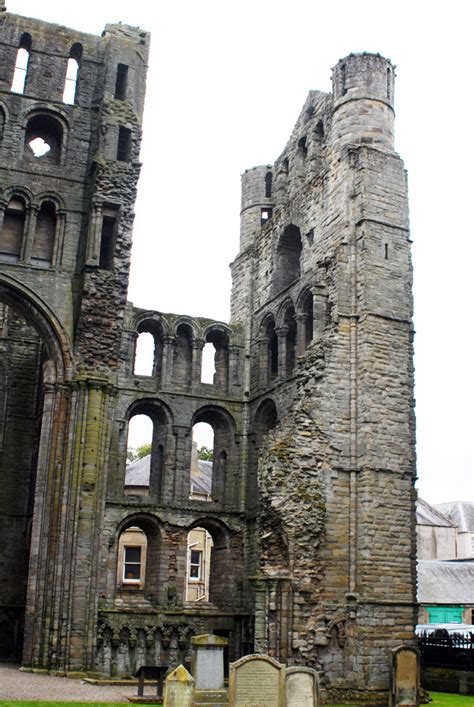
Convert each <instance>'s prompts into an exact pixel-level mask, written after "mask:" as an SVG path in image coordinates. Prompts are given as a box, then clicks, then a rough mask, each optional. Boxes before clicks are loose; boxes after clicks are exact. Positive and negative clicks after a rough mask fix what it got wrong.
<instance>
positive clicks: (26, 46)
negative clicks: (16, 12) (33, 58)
mask: <svg viewBox="0 0 474 707" xmlns="http://www.w3.org/2000/svg"><path fill="white" fill-rule="evenodd" d="M30 51H31V35H29V34H28V32H25V33H24V34H22V36H21V39H20V46H19V49H18V51H17V54H16V62H15V72H14V74H13V81H12V86H11V90H12V91H13V92H14V93H24V92H25V87H26V78H27V74H28V62H29V60H30Z"/></svg>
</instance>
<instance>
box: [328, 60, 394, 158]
mask: <svg viewBox="0 0 474 707" xmlns="http://www.w3.org/2000/svg"><path fill="white" fill-rule="evenodd" d="M394 78H395V69H394V66H393V65H392V63H391V62H390V61H389V60H388V59H385V58H384V57H382V56H380V54H368V53H365V52H364V53H363V54H349V56H347V57H345V58H344V59H341V60H340V61H339V62H338V63H337V64H336V66H335V67H334V69H333V74H332V92H333V101H334V103H333V122H332V131H331V141H332V146H333V148H334V149H335V150H339V149H341V148H342V147H343V146H344V145H348V144H367V145H374V146H377V147H379V148H382V149H386V150H390V151H391V152H392V151H393V150H394V144H393V121H394V111H393V93H394Z"/></svg>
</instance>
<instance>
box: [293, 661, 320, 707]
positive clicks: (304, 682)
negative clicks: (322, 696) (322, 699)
mask: <svg viewBox="0 0 474 707" xmlns="http://www.w3.org/2000/svg"><path fill="white" fill-rule="evenodd" d="M285 689H286V707H317V705H318V704H319V681H318V673H317V672H316V670H313V669H312V668H306V667H299V666H295V667H292V668H287V669H286V670H285Z"/></svg>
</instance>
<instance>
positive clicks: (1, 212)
mask: <svg viewBox="0 0 474 707" xmlns="http://www.w3.org/2000/svg"><path fill="white" fill-rule="evenodd" d="M6 208H7V202H6V201H3V200H2V201H0V233H1V232H2V230H3V219H4V218H5V209H6Z"/></svg>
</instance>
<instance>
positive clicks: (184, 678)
mask: <svg viewBox="0 0 474 707" xmlns="http://www.w3.org/2000/svg"><path fill="white" fill-rule="evenodd" d="M193 704H194V678H193V676H192V675H190V674H189V673H188V671H187V670H186V668H185V667H184V665H178V667H177V668H176V669H175V670H173V672H171V673H170V674H169V675H168V677H167V678H166V680H165V694H164V701H163V707H193Z"/></svg>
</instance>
